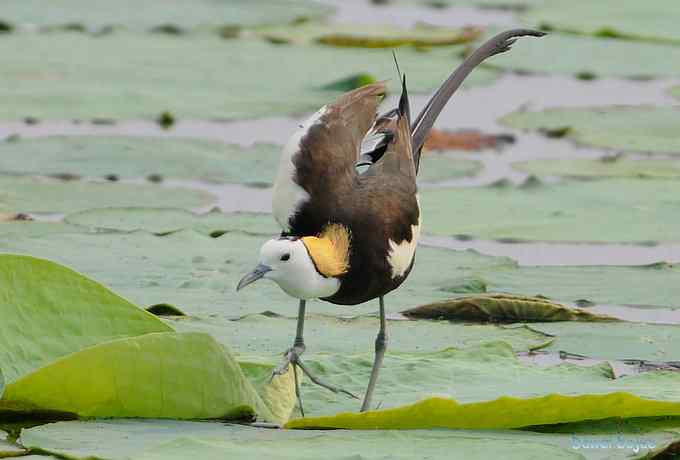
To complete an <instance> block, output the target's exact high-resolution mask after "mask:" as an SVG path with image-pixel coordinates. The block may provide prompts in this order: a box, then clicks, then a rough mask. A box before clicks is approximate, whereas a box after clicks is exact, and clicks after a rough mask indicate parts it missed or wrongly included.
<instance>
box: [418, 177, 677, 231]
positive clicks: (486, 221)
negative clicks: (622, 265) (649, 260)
mask: <svg viewBox="0 0 680 460" xmlns="http://www.w3.org/2000/svg"><path fill="white" fill-rule="evenodd" d="M679 196H680V183H678V181H670V180H668V181H662V180H653V181H645V180H635V179H621V180H607V181H593V182H566V183H559V184H550V185H547V184H541V185H536V186H531V187H513V186H503V187H482V188H457V189H439V190H423V191H421V192H420V203H421V206H422V208H423V216H424V221H425V224H424V225H425V226H424V230H425V231H426V232H430V233H434V234H437V235H447V236H448V235H472V236H475V237H477V238H494V239H495V238H503V239H514V240H538V241H578V242H603V243H607V242H648V241H677V240H678V238H679V237H680V199H679V198H678V197H679ZM451 216H453V217H451Z"/></svg>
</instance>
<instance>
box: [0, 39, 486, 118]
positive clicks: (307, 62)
mask: <svg viewBox="0 0 680 460" xmlns="http://www.w3.org/2000/svg"><path fill="white" fill-rule="evenodd" d="M18 50H21V52H19V51H18ZM121 50H125V59H124V60H121V61H120V62H116V65H112V63H111V59H110V57H111V56H118V55H120V53H121ZM461 50H462V48H460V47H440V48H437V49H432V50H429V51H426V52H423V51H417V50H413V49H408V48H407V49H404V50H401V51H400V52H399V62H400V66H401V68H402V70H403V71H404V72H406V73H407V74H408V78H409V89H410V90H411V92H412V93H416V92H430V91H432V90H434V89H436V88H437V87H439V85H440V84H441V82H442V81H443V80H444V79H446V78H447V76H448V75H449V74H450V72H451V71H452V70H453V69H455V68H456V66H458V65H459V64H460V62H461V58H460V56H459V54H460V52H461ZM0 55H2V56H3V81H4V82H5V84H4V85H2V88H0V99H2V101H3V104H2V106H1V107H0V119H9V120H16V119H17V118H19V119H21V118H24V117H26V116H31V117H36V118H38V119H43V118H47V119H59V120H63V119H64V118H88V119H89V118H123V119H138V118H145V119H156V118H157V117H158V115H159V114H160V113H162V112H166V111H167V112H170V113H172V114H174V115H175V117H176V118H177V119H187V118H194V119H211V118H219V119H239V118H246V117H261V116H275V115H282V114H290V113H299V112H304V111H314V110H317V109H318V108H319V107H321V106H323V105H324V104H327V103H328V102H330V101H332V100H334V99H335V97H337V95H338V94H340V92H338V91H328V90H323V89H322V88H323V87H324V86H325V85H327V84H329V83H331V82H334V81H337V80H338V79H339V78H342V77H346V76H347V75H355V74H357V73H365V72H368V73H370V74H372V75H374V76H375V77H376V78H378V79H380V80H383V79H391V82H390V88H391V89H392V90H394V91H398V90H399V82H398V79H397V78H394V77H395V70H394V62H393V60H392V56H391V54H390V53H389V51H387V50H368V49H366V50H364V49H356V48H353V49H343V48H333V47H326V46H321V45H295V46H292V45H290V46H286V45H275V44H271V43H267V42H265V41H263V40H256V39H252V40H247V39H242V40H223V39H221V38H218V37H212V36H202V35H199V36H192V37H183V38H181V39H180V38H175V37H167V36H158V35H153V36H142V35H139V34H124V33H121V34H113V35H108V36H104V37H98V38H97V39H96V40H93V39H92V38H91V37H87V36H84V35H82V34H59V35H54V36H51V37H50V39H49V40H46V39H45V37H44V36H42V35H39V34H38V35H36V34H10V35H8V36H6V37H3V39H2V40H1V41H0ZM178 62H181V63H182V65H181V66H178V65H177V63H178ZM281 62H285V63H286V65H285V66H281V65H280V63H281ZM496 75H497V72H495V71H493V70H488V69H477V70H475V72H474V73H473V74H472V75H471V77H470V79H469V80H467V81H466V84H480V83H488V82H490V81H492V80H493V79H494V78H495V76H496ZM26 95H30V97H27V96H26ZM178 95H181V97H180V96H178ZM65 100H66V101H69V103H68V104H64V103H63V101H65Z"/></svg>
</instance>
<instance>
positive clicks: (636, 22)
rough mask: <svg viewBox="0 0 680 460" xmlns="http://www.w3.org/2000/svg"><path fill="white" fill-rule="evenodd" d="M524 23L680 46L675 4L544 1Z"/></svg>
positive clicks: (679, 7) (669, 0) (661, 0)
mask: <svg viewBox="0 0 680 460" xmlns="http://www.w3.org/2000/svg"><path fill="white" fill-rule="evenodd" d="M522 19H523V20H524V21H525V22H527V23H530V24H533V25H541V26H543V27H545V28H550V29H558V30H562V31H566V32H575V33H584V34H591V35H597V36H604V37H610V36H614V37H621V38H628V39H642V40H668V41H671V42H680V31H678V27H677V25H678V23H680V4H678V2H676V1H674V0H655V1H654V2H650V3H644V2H639V1H637V0H599V1H597V2H593V1H588V0H574V1H570V2H568V3H567V2H563V1H559V0H544V1H543V2H541V3H539V4H538V5H537V6H536V7H534V8H531V9H529V10H528V11H527V12H526V13H525V14H524V15H522ZM636 59H638V57H637V56H636Z"/></svg>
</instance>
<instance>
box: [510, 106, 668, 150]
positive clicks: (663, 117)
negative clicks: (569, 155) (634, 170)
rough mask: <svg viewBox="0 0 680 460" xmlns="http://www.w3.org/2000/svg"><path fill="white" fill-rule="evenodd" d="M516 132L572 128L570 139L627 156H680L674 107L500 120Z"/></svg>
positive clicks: (579, 111) (533, 114) (558, 111)
mask: <svg viewBox="0 0 680 460" xmlns="http://www.w3.org/2000/svg"><path fill="white" fill-rule="evenodd" d="M501 121H502V122H503V123H505V124H507V125H509V126H512V127H514V128H522V129H538V130H546V129H547V130H550V129H554V128H555V127H558V126H569V127H570V129H569V132H568V133H567V136H568V137H569V138H570V139H573V140H574V141H576V142H578V143H580V144H585V145H590V146H593V147H603V148H608V149H616V150H621V151H626V152H631V151H632V152H650V153H680V140H679V139H678V137H677V136H676V132H677V126H678V124H680V110H676V109H674V108H673V107H645V106H641V107H602V108H591V109H573V108H572V109H568V108H564V109H550V110H544V111H540V112H515V113H512V114H510V115H508V116H506V117H504V118H503V119H502V120H501Z"/></svg>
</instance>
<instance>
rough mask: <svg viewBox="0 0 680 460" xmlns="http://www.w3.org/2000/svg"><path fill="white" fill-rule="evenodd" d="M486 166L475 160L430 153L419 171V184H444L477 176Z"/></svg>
mask: <svg viewBox="0 0 680 460" xmlns="http://www.w3.org/2000/svg"><path fill="white" fill-rule="evenodd" d="M483 168H484V165H483V164H482V163H481V162H479V161H475V160H462V159H460V158H454V157H452V156H450V155H446V154H441V153H432V152H431V153H429V154H428V155H427V161H423V162H422V163H421V165H420V170H419V171H418V182H419V183H423V182H424V183H432V182H442V181H445V180H451V179H460V178H462V177H471V176H476V175H477V174H479V172H481V171H482V169H483Z"/></svg>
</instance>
